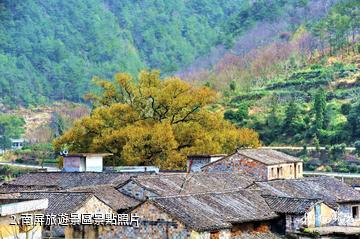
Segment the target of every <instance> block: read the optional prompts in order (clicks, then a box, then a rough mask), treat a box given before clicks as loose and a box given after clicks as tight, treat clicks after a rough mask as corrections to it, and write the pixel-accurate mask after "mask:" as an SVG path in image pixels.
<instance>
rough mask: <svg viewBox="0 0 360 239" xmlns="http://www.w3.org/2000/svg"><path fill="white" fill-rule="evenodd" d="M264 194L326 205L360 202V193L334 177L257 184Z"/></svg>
mask: <svg viewBox="0 0 360 239" xmlns="http://www.w3.org/2000/svg"><path fill="white" fill-rule="evenodd" d="M255 185H256V186H255V187H252V188H259V189H261V190H262V193H263V194H268V195H274V196H284V197H293V198H309V199H321V200H323V201H324V202H326V203H341V202H360V192H358V191H356V190H354V189H353V188H351V187H350V186H349V185H347V184H345V183H343V182H341V181H340V180H338V179H335V178H332V177H326V176H322V177H309V178H302V179H287V180H274V181H268V182H257V183H256V184H255Z"/></svg>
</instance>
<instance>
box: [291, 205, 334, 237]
mask: <svg viewBox="0 0 360 239" xmlns="http://www.w3.org/2000/svg"><path fill="white" fill-rule="evenodd" d="M336 222H337V211H336V210H334V209H333V208H331V207H329V206H328V205H326V204H325V203H320V226H327V225H334V224H336ZM301 227H315V207H312V208H311V209H309V211H308V212H307V213H305V214H303V215H286V232H287V233H289V232H295V231H298V230H299V228H301Z"/></svg>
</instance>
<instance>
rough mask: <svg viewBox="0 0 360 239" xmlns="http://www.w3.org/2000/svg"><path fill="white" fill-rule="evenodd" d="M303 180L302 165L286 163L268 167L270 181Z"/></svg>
mask: <svg viewBox="0 0 360 239" xmlns="http://www.w3.org/2000/svg"><path fill="white" fill-rule="evenodd" d="M278 178H282V179H292V178H302V163H286V164H277V165H271V166H268V180H272V179H278Z"/></svg>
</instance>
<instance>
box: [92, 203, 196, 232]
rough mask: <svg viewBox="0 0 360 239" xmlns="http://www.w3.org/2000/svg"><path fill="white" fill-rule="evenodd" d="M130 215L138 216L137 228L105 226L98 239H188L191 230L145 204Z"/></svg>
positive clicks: (150, 205) (152, 206) (149, 204)
mask: <svg viewBox="0 0 360 239" xmlns="http://www.w3.org/2000/svg"><path fill="white" fill-rule="evenodd" d="M131 213H135V214H137V215H138V216H139V222H140V225H139V228H135V227H129V226H106V227H102V228H101V229H100V234H99V238H109V239H110V238H124V239H127V238H128V239H130V238H179V239H180V238H189V237H190V234H191V230H190V229H188V228H187V227H186V226H185V225H183V224H182V223H181V222H179V221H177V220H176V219H174V218H172V217H171V216H169V215H168V214H167V213H165V212H163V211H161V210H160V209H158V208H157V207H155V206H154V205H153V204H151V203H149V202H145V203H143V204H142V205H140V206H139V207H137V208H135V209H134V210H133V211H132V212H131Z"/></svg>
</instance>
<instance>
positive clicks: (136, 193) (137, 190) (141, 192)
mask: <svg viewBox="0 0 360 239" xmlns="http://www.w3.org/2000/svg"><path fill="white" fill-rule="evenodd" d="M118 190H119V191H120V192H122V193H124V194H125V195H127V196H130V197H133V198H136V199H137V200H141V201H143V200H146V198H147V197H154V196H158V195H156V194H155V193H153V192H150V191H149V190H146V189H145V188H143V187H140V186H139V185H138V184H137V183H135V182H134V181H129V182H128V183H126V184H125V185H123V186H122V187H120V188H119V189H118Z"/></svg>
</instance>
